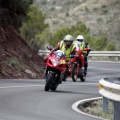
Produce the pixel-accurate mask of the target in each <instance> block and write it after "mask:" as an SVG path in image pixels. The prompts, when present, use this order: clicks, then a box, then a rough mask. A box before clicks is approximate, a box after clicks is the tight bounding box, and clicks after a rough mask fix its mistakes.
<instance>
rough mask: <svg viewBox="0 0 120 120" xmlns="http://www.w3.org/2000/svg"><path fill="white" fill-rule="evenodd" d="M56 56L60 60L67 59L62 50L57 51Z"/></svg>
mask: <svg viewBox="0 0 120 120" xmlns="http://www.w3.org/2000/svg"><path fill="white" fill-rule="evenodd" d="M55 56H56V58H58V59H60V58H65V54H64V52H63V51H62V50H57V51H56V52H55Z"/></svg>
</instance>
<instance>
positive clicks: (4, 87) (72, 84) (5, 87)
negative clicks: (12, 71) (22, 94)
mask: <svg viewBox="0 0 120 120" xmlns="http://www.w3.org/2000/svg"><path fill="white" fill-rule="evenodd" d="M98 84H99V83H79V84H78V83H71V84H67V83H66V84H60V85H61V86H70V85H71V86H78V85H98ZM43 86H45V85H26V86H3V87H2V86H1V87H0V89H8V88H23V87H24V88H25V87H43Z"/></svg>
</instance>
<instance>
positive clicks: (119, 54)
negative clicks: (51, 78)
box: [38, 50, 120, 61]
mask: <svg viewBox="0 0 120 120" xmlns="http://www.w3.org/2000/svg"><path fill="white" fill-rule="evenodd" d="M48 53H49V51H48V50H39V51H38V54H39V55H40V56H45V55H47V54H48ZM96 57H97V58H98V57H100V58H101V57H102V59H103V57H105V58H108V59H109V60H113V61H114V60H115V61H116V60H117V61H119V60H120V51H91V52H90V53H89V59H94V58H96Z"/></svg>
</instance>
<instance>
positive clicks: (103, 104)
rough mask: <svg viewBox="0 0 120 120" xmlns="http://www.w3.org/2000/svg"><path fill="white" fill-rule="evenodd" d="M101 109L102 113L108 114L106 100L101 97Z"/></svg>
mask: <svg viewBox="0 0 120 120" xmlns="http://www.w3.org/2000/svg"><path fill="white" fill-rule="evenodd" d="M102 102H103V103H102V109H103V112H108V99H107V98H105V97H103V101H102Z"/></svg>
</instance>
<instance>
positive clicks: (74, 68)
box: [72, 64, 77, 82]
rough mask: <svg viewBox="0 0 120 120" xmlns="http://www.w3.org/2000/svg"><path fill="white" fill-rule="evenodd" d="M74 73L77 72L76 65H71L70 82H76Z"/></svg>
mask: <svg viewBox="0 0 120 120" xmlns="http://www.w3.org/2000/svg"><path fill="white" fill-rule="evenodd" d="M76 71H77V65H76V64H73V65H72V80H73V82H76V81H77V74H76Z"/></svg>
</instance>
